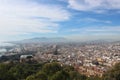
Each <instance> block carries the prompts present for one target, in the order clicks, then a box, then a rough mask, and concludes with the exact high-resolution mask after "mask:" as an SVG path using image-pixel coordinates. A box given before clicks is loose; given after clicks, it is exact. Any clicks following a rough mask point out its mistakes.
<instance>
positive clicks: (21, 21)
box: [0, 0, 120, 41]
mask: <svg viewBox="0 0 120 80" xmlns="http://www.w3.org/2000/svg"><path fill="white" fill-rule="evenodd" d="M119 34H120V0H0V41H13V40H14V41H16V40H22V39H29V38H34V37H65V38H68V39H72V40H80V41H86V40H99V39H102V40H103V39H107V40H120V35H119Z"/></svg>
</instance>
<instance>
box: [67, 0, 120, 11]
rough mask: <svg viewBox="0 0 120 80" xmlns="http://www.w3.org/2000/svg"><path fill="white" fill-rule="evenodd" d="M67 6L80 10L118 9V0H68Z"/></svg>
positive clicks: (119, 4)
mask: <svg viewBox="0 0 120 80" xmlns="http://www.w3.org/2000/svg"><path fill="white" fill-rule="evenodd" d="M68 3H69V7H70V8H73V9H76V10H80V11H95V12H98V13H102V12H105V11H106V10H111V9H112V10H113V9H115V10H120V0H68Z"/></svg>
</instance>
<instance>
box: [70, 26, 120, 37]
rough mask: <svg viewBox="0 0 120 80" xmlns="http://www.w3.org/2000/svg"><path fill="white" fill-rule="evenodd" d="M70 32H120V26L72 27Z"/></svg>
mask: <svg viewBox="0 0 120 80" xmlns="http://www.w3.org/2000/svg"><path fill="white" fill-rule="evenodd" d="M68 31H69V32H80V33H85V34H89V33H92V34H97V33H99V34H104V35H105V34H108V33H109V34H118V32H119V33H120V26H99V27H87V28H86V27H83V28H81V29H79V28H78V29H77V28H75V29H70V30H68Z"/></svg>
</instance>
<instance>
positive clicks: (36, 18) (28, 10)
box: [0, 0, 70, 36]
mask: <svg viewBox="0 0 120 80" xmlns="http://www.w3.org/2000/svg"><path fill="white" fill-rule="evenodd" d="M69 18H70V13H69V12H68V11H67V10H65V9H64V8H63V7H61V6H57V5H49V4H47V5H45V4H40V3H37V2H35V1H31V0H0V36H7V35H20V34H29V33H56V32H57V30H58V29H59V23H58V22H60V21H64V20H68V19H69Z"/></svg>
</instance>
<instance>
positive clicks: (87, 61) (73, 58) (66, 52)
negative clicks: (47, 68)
mask: <svg viewBox="0 0 120 80" xmlns="http://www.w3.org/2000/svg"><path fill="white" fill-rule="evenodd" d="M9 61H13V62H21V63H24V62H35V61H37V62H53V61H57V62H59V63H60V64H61V66H62V65H69V66H73V67H74V68H75V69H76V70H77V71H78V72H80V73H81V74H84V75H86V76H88V77H89V76H99V77H102V75H103V74H104V73H105V72H106V71H107V70H109V69H110V68H111V67H112V66H114V65H115V64H116V63H118V62H120V42H119V41H116V42H89V43H79V42H68V43H67V42H66V43H65V42H60V43H31V44H28V43H26V44H16V45H14V46H4V47H1V50H0V62H4V63H9Z"/></svg>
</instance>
